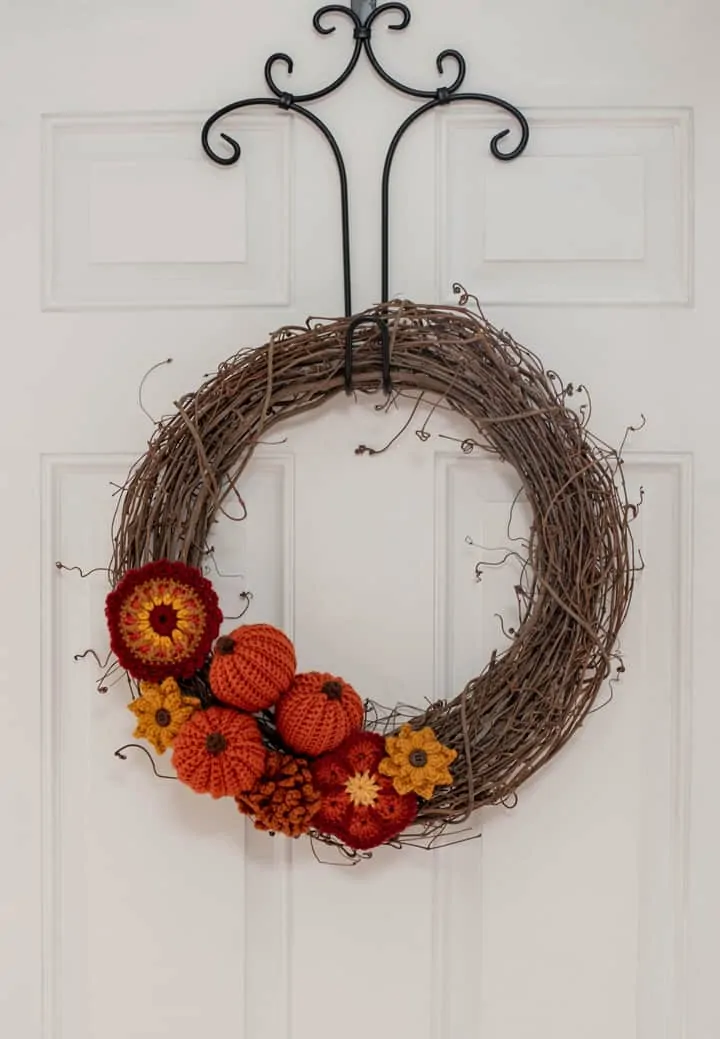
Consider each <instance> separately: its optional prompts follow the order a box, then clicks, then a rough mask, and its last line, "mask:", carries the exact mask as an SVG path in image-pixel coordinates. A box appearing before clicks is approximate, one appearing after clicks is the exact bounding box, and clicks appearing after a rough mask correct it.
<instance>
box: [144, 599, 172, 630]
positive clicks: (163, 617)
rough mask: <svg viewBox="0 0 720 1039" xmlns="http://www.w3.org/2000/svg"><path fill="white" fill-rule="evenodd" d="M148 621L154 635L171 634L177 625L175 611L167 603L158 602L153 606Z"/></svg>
mask: <svg viewBox="0 0 720 1039" xmlns="http://www.w3.org/2000/svg"><path fill="white" fill-rule="evenodd" d="M149 621H150V627H151V628H152V630H153V631H154V632H155V634H156V635H172V633H173V632H174V631H175V628H176V627H177V613H176V611H175V609H174V608H173V607H172V606H170V605H169V604H168V603H159V604H158V605H157V606H154V607H153V609H152V611H151V613H150V617H149Z"/></svg>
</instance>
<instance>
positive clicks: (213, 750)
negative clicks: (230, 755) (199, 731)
mask: <svg viewBox="0 0 720 1039" xmlns="http://www.w3.org/2000/svg"><path fill="white" fill-rule="evenodd" d="M226 747H227V740H226V739H225V737H224V736H223V734H222V733H221V732H211V733H210V735H209V736H208V737H207V738H206V740H205V750H206V751H207V752H208V754H212V756H213V757H214V758H216V757H217V756H218V754H222V752H223V751H224V750H225V748H226Z"/></svg>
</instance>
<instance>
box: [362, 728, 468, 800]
mask: <svg viewBox="0 0 720 1039" xmlns="http://www.w3.org/2000/svg"><path fill="white" fill-rule="evenodd" d="M385 749H386V751H387V754H388V756H387V757H386V758H384V759H383V760H382V761H381V762H380V765H379V771H380V773H381V774H382V775H383V776H391V777H392V781H393V786H394V787H395V789H396V790H397V792H398V793H399V794H409V793H411V792H412V793H414V794H418V795H419V796H420V797H423V798H425V800H428V799H429V798H431V797H432V795H433V793H434V792H435V787H436V786H451V785H452V781H453V777H452V775H451V773H450V770H449V768H448V765H450V764H451V762H453V761H454V760H455V758H456V757H457V751H456V750H450V748H449V747H444V746H443V745H442V743H440V742H439V741H438V739H437V737H436V735H435V733H434V732H433V730H432V729H431V728H429V727H426V728H424V729H419V730H417V731H416V730H414V729H412V728H411V727H410V726H409V725H403V727H402V728H401V729H400V732H399V733H398V734H397V736H388V737H387V738H386V740H385Z"/></svg>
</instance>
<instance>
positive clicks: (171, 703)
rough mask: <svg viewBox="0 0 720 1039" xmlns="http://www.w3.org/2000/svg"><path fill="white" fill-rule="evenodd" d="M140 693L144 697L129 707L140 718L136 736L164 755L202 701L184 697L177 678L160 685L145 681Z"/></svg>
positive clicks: (141, 685)
mask: <svg viewBox="0 0 720 1039" xmlns="http://www.w3.org/2000/svg"><path fill="white" fill-rule="evenodd" d="M140 692H141V694H142V695H141V696H139V697H138V698H137V700H133V701H132V703H129V704H128V710H129V711H132V712H133V714H134V715H135V717H136V718H137V727H136V729H135V732H134V733H133V737H134V739H145V740H148V741H149V742H150V743H152V745H153V747H154V748H155V750H156V751H157V752H158V754H164V753H165V751H166V750H167V748H168V747H169V746H170V745H171V743H172V741H173V740H174V739H175V737H176V736H177V734H178V732H179V731H180V729H181V727H182V726H183V725H184V724H185V722H186V721H187V720H188V718H189V717H190V715H191V714H192V713H193V711H195V709H196V708H197V707H199V706H200V701H199V700H198V699H196V698H195V697H194V696H183V694H182V692H181V690H180V687H179V686H178V684H177V682H176V681H175V679H174V678H166V679H165V681H164V682H162V683H161V684H160V685H158V684H156V683H154V682H141V683H140Z"/></svg>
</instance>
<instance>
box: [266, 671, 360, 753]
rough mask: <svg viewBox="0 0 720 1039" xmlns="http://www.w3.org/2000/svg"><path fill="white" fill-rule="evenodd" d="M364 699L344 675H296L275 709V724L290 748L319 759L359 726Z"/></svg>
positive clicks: (310, 673)
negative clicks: (343, 677)
mask: <svg viewBox="0 0 720 1039" xmlns="http://www.w3.org/2000/svg"><path fill="white" fill-rule="evenodd" d="M364 714H365V711H364V708H363V702H362V700H361V699H360V697H359V696H358V694H357V693H356V692H355V690H354V689H353V687H352V686H351V685H348V683H347V682H345V681H344V680H343V679H342V678H336V677H335V675H328V674H325V673H321V672H318V671H311V672H308V673H307V674H302V675H296V676H295V681H294V682H293V684H292V686H291V687H290V689H289V690H288V691H287V692H286V693H285V694H284V695H283V696H281V697H280V699H279V701H278V704H277V707H276V708H275V724H276V725H277V730H278V732H279V733H280V736H281V738H282V740H283V742H284V743H285V745H286V746H287V747H289V748H290V750H294V751H296V753H298V754H306V755H307V756H308V757H311V758H316V757H318V756H319V755H320V754H327V753H328V752H329V751H331V750H335V748H336V747H339V746H340V744H341V743H342V742H343V740H345V739H347V737H348V736H349V735H350V734H351V733H352V732H355V730H356V729H359V728H360V727H361V726H362V723H363V717H364Z"/></svg>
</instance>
